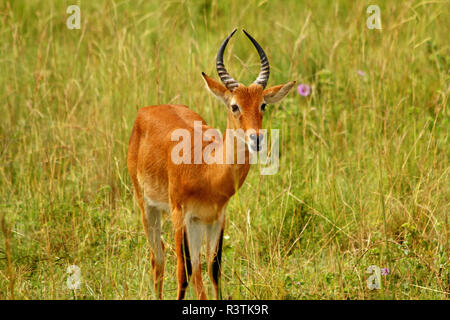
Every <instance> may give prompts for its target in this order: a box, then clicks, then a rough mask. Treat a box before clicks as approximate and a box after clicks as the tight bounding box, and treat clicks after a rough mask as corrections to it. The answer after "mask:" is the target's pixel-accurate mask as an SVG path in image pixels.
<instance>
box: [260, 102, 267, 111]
mask: <svg viewBox="0 0 450 320" xmlns="http://www.w3.org/2000/svg"><path fill="white" fill-rule="evenodd" d="M264 110H266V104H265V103H263V104H262V105H261V111H264Z"/></svg>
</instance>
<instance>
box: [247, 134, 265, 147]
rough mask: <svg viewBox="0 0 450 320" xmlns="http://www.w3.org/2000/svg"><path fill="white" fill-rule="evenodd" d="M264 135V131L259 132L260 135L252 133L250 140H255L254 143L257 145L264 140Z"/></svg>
mask: <svg viewBox="0 0 450 320" xmlns="http://www.w3.org/2000/svg"><path fill="white" fill-rule="evenodd" d="M263 139H264V135H263V134H262V133H259V134H258V135H256V134H254V133H252V134H251V135H250V140H252V141H253V143H256V145H257V146H259V144H260V143H261V142H262V141H263Z"/></svg>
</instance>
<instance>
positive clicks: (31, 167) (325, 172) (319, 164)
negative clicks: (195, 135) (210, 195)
mask: <svg viewBox="0 0 450 320" xmlns="http://www.w3.org/2000/svg"><path fill="white" fill-rule="evenodd" d="M74 2H76V1H50V2H48V1H28V0H27V1H21V0H14V1H2V2H1V3H0V40H1V41H0V183H1V184H0V210H1V211H0V220H1V223H0V224H1V229H0V230H1V231H0V299H154V298H155V295H154V292H153V290H152V287H153V286H152V279H151V272H150V270H151V265H150V261H149V249H148V248H149V247H148V244H147V243H146V239H145V236H144V231H143V228H142V226H141V223H140V217H139V213H138V208H137V204H136V202H135V200H134V195H133V192H132V187H131V181H130V179H129V176H128V172H127V168H126V153H127V144H128V139H129V135H130V132H131V128H132V125H133V121H134V119H135V117H136V113H137V110H138V109H139V108H141V107H143V106H146V105H151V104H158V103H169V102H170V103H182V104H186V105H188V106H190V107H191V108H192V109H193V110H195V111H197V112H198V113H199V114H200V115H202V116H203V117H204V118H205V119H206V121H207V122H208V123H209V124H210V125H212V126H215V127H218V128H221V129H222V130H223V129H224V128H225V124H226V111H225V109H224V106H222V105H221V104H220V103H219V102H217V101H216V100H215V99H214V98H213V97H211V95H210V94H209V93H208V92H207V91H206V90H205V88H204V83H203V80H202V78H201V72H202V71H205V72H206V73H208V74H209V75H210V76H214V77H216V78H217V76H216V72H215V69H214V66H215V55H216V53H217V49H218V47H219V45H220V43H221V41H222V40H223V39H224V37H225V36H226V35H227V34H228V33H229V32H230V31H231V30H233V29H234V28H235V27H239V28H245V29H246V30H248V31H249V32H250V33H251V34H252V35H253V36H254V37H255V38H256V39H257V40H258V42H260V43H261V45H262V46H263V47H264V49H265V51H266V53H267V54H268V56H269V60H270V63H271V67H272V72H271V77H270V79H269V85H274V84H280V83H285V82H287V81H290V80H297V81H298V82H299V83H307V84H310V85H311V86H312V87H313V92H312V95H311V96H310V97H307V98H304V97H301V96H300V95H298V94H297V93H296V92H293V93H291V94H289V96H288V97H287V98H286V99H285V100H284V101H283V102H282V103H281V104H279V105H276V106H269V107H268V111H267V113H266V116H265V120H264V127H266V128H269V129H280V138H281V141H280V153H281V159H280V171H279V172H278V174H276V175H274V176H260V175H259V174H258V170H257V169H256V168H253V169H252V170H251V172H250V174H249V176H248V178H247V180H246V182H245V184H244V185H243V187H242V189H241V190H240V192H239V194H238V195H237V196H235V197H234V198H232V200H231V201H230V204H229V206H228V210H227V226H226V232H225V235H226V239H225V244H224V256H223V270H224V275H223V294H224V297H225V298H227V297H230V298H233V299H448V293H449V292H450V285H449V277H450V271H449V265H448V262H449V246H448V236H449V229H448V211H449V195H450V194H449V190H450V186H449V164H448V156H449V150H450V148H449V142H448V133H449V131H448V128H449V110H448V94H449V84H450V76H449V70H450V53H449V52H450V48H449V41H448V39H449V38H448V21H449V18H450V14H449V11H450V9H449V2H448V1H402V2H386V3H385V2H384V1H376V3H377V4H378V5H379V6H380V8H381V19H382V28H383V29H382V30H369V29H368V28H367V27H366V19H367V17H368V16H369V15H368V14H367V13H366V8H367V6H368V5H369V4H374V3H373V1H372V2H368V1H357V2H354V1H339V2H338V3H334V2H332V1H330V2H328V1H313V2H311V3H310V4H303V3H301V2H300V1H283V2H282V1H252V0H250V1H244V2H243V1H194V2H187V1H164V2H157V1H150V2H149V1H117V2H115V3H114V2H110V1H80V2H78V4H79V5H80V7H81V20H82V21H81V26H82V28H81V30H69V29H67V27H66V19H67V17H68V14H66V8H67V6H68V5H70V4H74ZM446 26H447V27H446ZM225 60H226V64H227V68H228V70H229V71H230V73H231V74H232V75H233V76H234V77H235V78H236V79H238V80H239V81H241V82H243V83H247V84H248V83H249V82H251V81H253V79H254V78H255V77H256V75H257V74H258V68H259V61H258V57H257V53H256V50H254V48H253V47H252V46H251V43H250V42H249V41H248V39H246V38H245V37H244V36H243V34H242V33H241V32H239V33H238V34H237V36H235V37H234V38H233V40H232V41H231V42H230V44H229V47H228V48H227V52H226V57H225ZM359 69H360V70H363V71H364V72H365V73H366V76H365V77H361V76H359V75H358V74H357V70H359ZM163 228H164V240H165V243H166V261H167V265H166V273H165V283H164V285H165V288H164V296H165V298H166V299H173V298H175V297H176V278H175V262H176V260H175V252H174V244H173V234H172V225H171V222H170V217H169V215H166V216H165V219H164V226H163ZM72 264H76V265H78V266H79V267H80V268H81V273H82V284H81V289H80V290H75V291H72V290H68V289H67V288H66V287H65V283H66V278H67V276H68V274H67V273H66V269H67V267H68V266H69V265H72ZM370 265H378V266H380V267H388V268H389V269H390V274H389V275H388V276H383V277H382V289H380V290H374V291H370V290H369V289H368V288H367V285H366V280H367V278H368V276H369V275H368V274H367V273H366V269H367V268H368V266H370ZM204 279H205V280H206V281H205V283H207V286H208V290H209V296H210V297H211V296H212V295H211V293H212V288H211V285H210V282H209V279H208V278H207V276H206V273H204ZM187 297H188V298H195V293H194V290H193V288H192V287H190V289H189V290H188V293H187Z"/></svg>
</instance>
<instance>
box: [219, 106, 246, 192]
mask: <svg viewBox="0 0 450 320" xmlns="http://www.w3.org/2000/svg"><path fill="white" fill-rule="evenodd" d="M230 116H232V115H229V116H228V121H227V129H226V131H225V133H224V135H223V143H222V148H223V157H224V162H223V163H224V164H223V165H222V166H221V167H222V168H221V170H222V174H223V176H224V178H225V179H227V180H228V181H233V185H234V189H235V191H237V189H239V188H240V187H241V185H242V184H243V183H244V181H245V178H246V177H247V174H248V171H249V170H250V153H249V151H248V148H247V145H246V143H245V136H243V135H240V134H239V133H238V132H237V130H236V128H234V127H233V124H232V123H233V122H232V120H231V119H230Z"/></svg>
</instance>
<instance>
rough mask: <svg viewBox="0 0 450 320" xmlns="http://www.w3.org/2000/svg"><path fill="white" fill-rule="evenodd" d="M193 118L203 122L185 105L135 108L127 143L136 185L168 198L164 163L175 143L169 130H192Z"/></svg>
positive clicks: (129, 165) (203, 122)
mask: <svg viewBox="0 0 450 320" xmlns="http://www.w3.org/2000/svg"><path fill="white" fill-rule="evenodd" d="M194 121H201V122H202V124H203V125H206V123H205V121H204V120H203V118H202V117H200V116H199V115H198V114H197V113H195V112H194V111H192V110H190V109H189V108H188V107H187V106H185V105H157V106H148V107H144V108H142V109H140V110H139V111H138V114H137V117H136V121H135V123H134V126H133V130H132V132H131V137H130V141H129V145H128V159H127V162H128V169H129V172H130V175H131V178H132V179H133V181H135V183H136V184H137V185H139V186H140V187H141V188H145V189H146V190H149V192H150V193H155V194H159V197H161V199H160V200H161V201H163V200H167V199H166V197H167V190H168V173H167V166H168V161H169V160H170V159H169V157H170V151H171V148H172V146H173V145H174V144H176V143H177V142H176V141H172V140H171V135H172V132H173V131H174V130H176V129H186V130H188V131H189V132H191V133H193V125H194ZM145 193H147V191H145Z"/></svg>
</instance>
